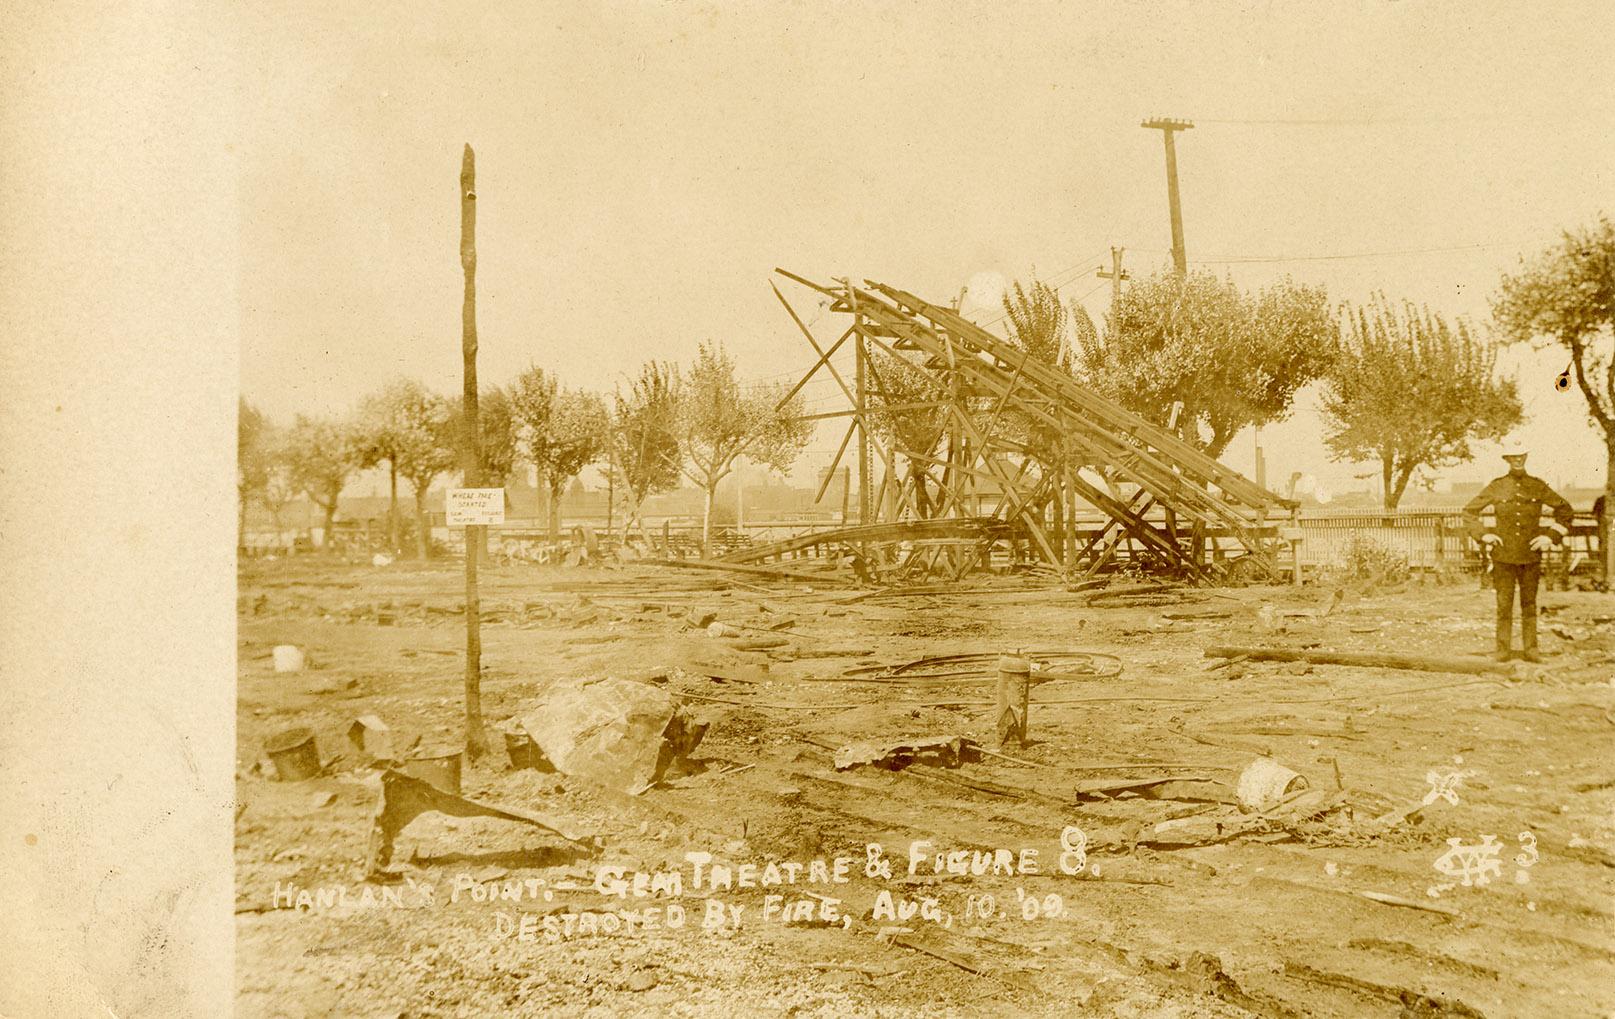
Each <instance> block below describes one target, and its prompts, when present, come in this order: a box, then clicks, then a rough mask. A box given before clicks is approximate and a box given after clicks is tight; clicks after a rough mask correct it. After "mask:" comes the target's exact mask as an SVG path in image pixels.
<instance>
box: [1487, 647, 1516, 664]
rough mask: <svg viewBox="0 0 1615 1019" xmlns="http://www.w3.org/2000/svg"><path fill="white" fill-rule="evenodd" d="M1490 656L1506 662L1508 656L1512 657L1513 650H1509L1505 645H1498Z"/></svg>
mask: <svg viewBox="0 0 1615 1019" xmlns="http://www.w3.org/2000/svg"><path fill="white" fill-rule="evenodd" d="M1492 657H1493V658H1495V659H1496V660H1497V661H1500V662H1506V661H1508V660H1509V659H1510V658H1513V657H1514V652H1513V651H1510V650H1509V649H1508V648H1506V647H1500V648H1498V649H1497V650H1496V651H1493V652H1492Z"/></svg>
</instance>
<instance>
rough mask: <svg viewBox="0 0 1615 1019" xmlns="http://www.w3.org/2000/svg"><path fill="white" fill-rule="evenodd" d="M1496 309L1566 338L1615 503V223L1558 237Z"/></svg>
mask: <svg viewBox="0 0 1615 1019" xmlns="http://www.w3.org/2000/svg"><path fill="white" fill-rule="evenodd" d="M1492 317H1493V319H1494V320H1496V322H1497V324H1498V326H1499V327H1500V328H1501V329H1502V331H1503V335H1504V336H1505V337H1506V338H1507V339H1508V340H1509V341H1511V342H1531V343H1537V344H1539V345H1548V346H1558V347H1562V348H1564V350H1565V353H1566V354H1568V355H1569V357H1570V371H1571V374H1572V377H1573V378H1574V382H1575V386H1576V388H1577V390H1579V391H1580V392H1581V395H1582V398H1583V399H1585V400H1586V401H1587V414H1588V416H1589V417H1591V418H1592V420H1593V422H1594V423H1595V424H1597V426H1598V427H1599V428H1600V429H1601V430H1602V431H1603V433H1604V445H1605V447H1606V451H1607V453H1608V460H1607V470H1606V473H1605V475H1604V492H1605V495H1604V498H1605V501H1606V504H1607V505H1610V506H1612V507H1615V223H1612V222H1611V221H1610V218H1609V217H1608V216H1606V215H1600V216H1599V217H1598V221H1597V222H1596V223H1594V224H1593V225H1591V226H1589V227H1586V228H1585V229H1581V230H1573V231H1565V233H1564V236H1563V237H1562V238H1561V240H1560V241H1559V243H1558V244H1556V245H1554V246H1553V247H1551V248H1549V249H1547V250H1546V251H1543V252H1542V253H1540V254H1538V255H1537V256H1536V257H1535V258H1534V259H1532V260H1531V261H1530V262H1523V260H1522V264H1521V267H1520V271H1519V272H1518V273H1516V274H1513V275H1505V276H1504V277H1503V282H1502V286H1501V288H1500V289H1499V291H1498V293H1497V295H1496V297H1494V298H1493V300H1492ZM1603 549H1604V577H1605V583H1606V585H1607V584H1609V583H1611V582H1615V542H1611V541H1610V540H1609V538H1608V536H1607V535H1606V537H1605V539H1604V542H1603Z"/></svg>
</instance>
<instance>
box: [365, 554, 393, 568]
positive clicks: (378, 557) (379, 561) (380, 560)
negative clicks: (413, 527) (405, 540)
mask: <svg viewBox="0 0 1615 1019" xmlns="http://www.w3.org/2000/svg"><path fill="white" fill-rule="evenodd" d="M392 564H393V557H392V556H390V555H388V554H387V553H385V552H377V553H376V554H375V555H373V556H371V557H370V565H371V566H391V565H392Z"/></svg>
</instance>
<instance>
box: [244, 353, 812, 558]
mask: <svg viewBox="0 0 1615 1019" xmlns="http://www.w3.org/2000/svg"><path fill="white" fill-rule="evenodd" d="M785 396H786V393H785V391H784V390H783V389H782V388H781V387H779V386H777V385H770V384H765V383H757V384H745V383H742V382H741V381H740V380H739V379H737V378H736V375H735V365H734V361H733V359H732V358H731V357H730V356H729V355H728V354H727V353H726V352H725V351H724V350H723V348H722V347H721V346H720V345H716V344H705V343H704V344H702V345H701V348H700V351H699V353H698V355H697V357H696V359H695V361H694V363H693V364H691V365H690V366H689V367H688V368H685V369H682V370H681V369H680V368H679V367H678V366H677V365H674V364H671V363H668V362H658V361H651V362H647V363H646V364H644V365H643V366H642V367H641V368H640V370H639V372H638V374H637V375H636V376H635V377H634V378H633V379H632V380H631V381H630V382H629V384H628V386H627V387H626V389H619V390H618V391H617V392H615V393H613V394H612V397H611V400H610V401H609V403H608V401H607V400H606V399H605V398H604V397H602V396H601V395H599V394H597V393H592V392H588V391H585V390H581V389H574V388H570V387H567V386H563V385H562V384H561V383H560V381H559V380H558V379H557V378H556V377H555V376H554V375H552V374H550V373H548V372H545V371H544V369H542V368H539V367H537V366H536V365H535V366H533V367H530V368H528V369H527V370H526V371H524V372H523V373H522V374H521V375H520V376H518V377H517V378H516V379H515V380H514V381H513V382H512V383H511V384H510V385H509V386H492V387H489V388H487V389H484V390H483V391H482V392H481V393H480V395H479V397H478V415H477V420H478V431H479V436H480V441H481V449H480V452H481V459H482V472H483V479H484V483H485V484H487V485H488V486H489V487H495V488H497V487H503V486H504V485H505V484H506V482H507V481H508V480H509V479H510V477H511V476H512V474H513V473H514V472H515V471H516V470H517V468H518V467H519V466H521V465H531V466H532V467H533V468H534V469H535V471H536V473H537V475H538V478H539V480H540V483H541V484H542V485H543V487H544V488H545V489H546V491H547V493H548V509H549V512H548V521H549V529H550V537H551V539H552V540H553V539H556V538H558V537H559V521H560V518H559V503H560V498H561V494H562V492H564V491H565V489H566V486H567V485H568V484H569V483H570V482H571V481H572V479H573V478H575V477H577V476H578V475H579V474H580V473H581V472H582V471H583V470H584V468H586V467H589V466H591V465H599V466H601V467H602V468H603V469H604V471H605V474H606V477H607V480H608V482H609V483H610V485H611V487H612V489H613V499H614V500H615V498H616V497H617V495H618V493H620V495H621V498H622V500H623V502H624V503H625V504H626V510H627V526H628V527H630V528H631V527H635V526H638V527H639V528H640V529H641V531H643V528H644V524H643V521H642V519H641V516H640V512H641V508H642V506H643V505H644V502H645V500H646V499H647V498H649V497H650V496H652V495H655V494H657V493H659V492H666V491H669V490H671V489H673V488H675V487H677V486H678V484H679V482H680V479H681V478H686V479H688V480H689V481H690V482H692V483H693V484H695V485H696V486H697V487H699V488H700V489H701V490H702V491H703V492H704V493H705V496H706V508H705V513H704V515H703V527H702V544H703V548H705V547H706V546H707V545H708V544H709V542H710V539H711V517H712V504H713V498H714V496H715V494H716V492H717V488H718V485H719V483H721V482H722V481H723V480H724V478H726V477H728V475H729V474H730V473H731V472H733V470H734V469H735V467H736V466H737V465H738V464H739V462H740V461H741V460H742V459H743V458H744V459H747V460H750V461H751V462H753V463H756V464H760V465H764V466H767V467H770V468H773V469H776V470H781V471H784V470H788V469H789V468H790V466H791V464H792V463H794V462H795V460H796V458H797V456H798V455H799V454H800V453H801V451H802V449H803V447H805V446H806V445H807V441H808V438H809V436H810V433H811V426H810V425H809V424H808V423H807V422H803V421H800V420H798V418H799V417H800V415H801V414H802V406H801V402H800V400H799V398H795V397H793V398H791V399H789V400H787V399H785ZM462 427H463V422H462V420H461V409H460V401H459V400H458V399H453V398H446V397H443V396H440V395H438V394H436V393H433V392H431V391H430V390H429V389H427V388H426V387H425V386H424V385H422V384H421V383H420V382H417V381H414V380H412V379H397V380H394V381H393V382H390V383H388V384H387V385H386V386H384V387H382V388H381V389H380V390H378V391H376V392H374V393H371V394H370V395H368V396H366V397H365V398H364V399H363V400H361V401H360V403H359V406H358V408H357V409H356V410H355V411H354V413H353V414H351V415H350V416H349V417H348V418H346V419H337V418H330V417H307V416H303V415H299V416H298V417H297V418H296V419H295V420H294V421H293V422H292V424H291V425H290V426H287V427H276V426H275V425H274V424H273V423H271V422H270V421H268V420H267V419H266V418H265V417H264V415H263V414H262V413H261V412H259V411H258V409H257V408H255V407H253V406H252V404H250V403H248V402H247V401H246V400H245V399H244V398H243V399H242V400H241V404H240V415H239V425H238V430H237V443H238V448H237V464H238V470H237V488H238V496H239V506H240V514H241V517H240V519H239V521H238V524H239V526H240V529H241V530H242V532H243V533H244V532H245V528H246V508H247V505H248V504H249V502H251V501H253V500H257V501H258V502H260V503H261V504H262V505H263V506H264V507H265V508H266V509H267V510H268V511H269V512H270V514H271V516H272V517H273V518H274V520H275V522H276V527H277V529H278V528H279V525H280V514H281V511H282V509H283V508H284V507H285V506H286V505H287V504H288V503H290V502H292V501H293V500H295V499H297V498H298V497H300V496H304V495H306V496H307V497H308V498H309V499H310V500H311V501H312V502H313V503H314V504H315V505H316V506H318V507H319V508H320V510H321V512H322V513H323V514H324V518H325V533H326V534H327V535H329V534H330V533H331V528H332V524H333V523H334V521H335V518H336V515H337V504H338V499H339V498H340V497H341V495H342V492H343V490H344V489H345V488H346V487H347V484H348V482H349V481H350V480H351V479H352V478H353V476H354V475H355V474H356V473H357V472H359V471H362V470H368V469H371V468H381V467H383V466H385V469H386V471H387V475H388V479H389V492H390V502H389V512H388V527H389V539H390V541H391V544H392V547H393V548H395V549H397V548H399V546H400V544H401V540H400V533H399V531H400V527H399V520H400V518H399V514H398V481H399V479H400V478H402V479H403V480H404V481H405V482H406V483H407V484H408V485H409V487H410V489H411V493H412V495H413V497H414V514H415V528H414V530H415V538H416V545H417V550H418V552H419V554H420V556H421V557H422V558H425V557H428V556H430V555H431V545H430V542H429V540H428V533H429V532H428V528H427V526H426V495H427V492H428V491H429V490H430V489H431V487H432V485H433V484H435V483H436V482H437V481H438V480H439V479H440V478H443V477H444V476H446V475H450V474H452V473H453V472H454V471H455V470H456V467H457V465H458V464H459V463H460V462H461V460H460V452H461V444H462V442H463V438H462V436H463V435H464V434H465V433H464V432H463V431H462Z"/></svg>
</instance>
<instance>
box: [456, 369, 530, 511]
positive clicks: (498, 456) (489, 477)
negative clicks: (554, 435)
mask: <svg viewBox="0 0 1615 1019" xmlns="http://www.w3.org/2000/svg"><path fill="white" fill-rule="evenodd" d="M449 412H450V415H451V417H452V418H453V425H454V434H455V448H456V449H459V447H460V446H462V445H463V444H464V431H463V429H464V427H465V422H464V419H463V415H464V413H465V411H464V406H463V401H462V400H461V399H460V398H459V397H454V398H452V399H451V400H450V401H449ZM518 431H519V429H518V427H517V421H516V412H515V408H514V406H513V404H512V403H511V397H510V393H509V392H508V391H507V390H506V389H505V388H504V387H503V386H488V387H487V388H485V389H483V390H482V391H481V393H479V394H478V396H477V438H478V440H479V441H478V451H479V452H480V453H481V454H482V481H483V483H484V484H485V485H487V486H488V487H489V488H503V487H504V486H505V483H506V482H508V481H509V480H510V475H511V474H512V473H513V472H514V471H515V470H516V459H517V456H518V454H519V453H520V449H519V436H518V434H517V433H518Z"/></svg>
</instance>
